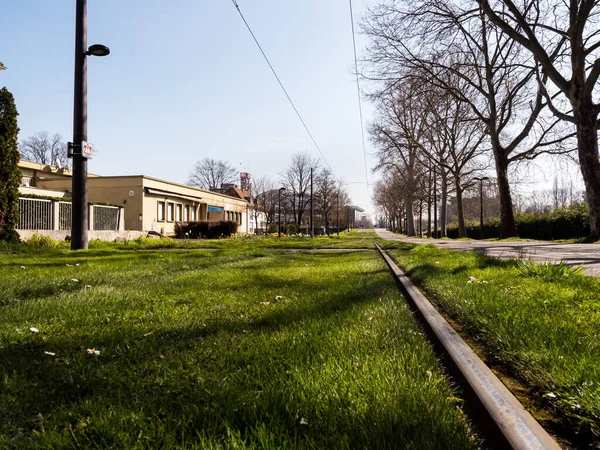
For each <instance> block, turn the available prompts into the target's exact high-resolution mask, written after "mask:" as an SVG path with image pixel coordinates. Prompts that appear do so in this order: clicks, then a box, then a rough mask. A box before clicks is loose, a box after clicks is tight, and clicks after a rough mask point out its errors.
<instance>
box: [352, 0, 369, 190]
mask: <svg viewBox="0 0 600 450" xmlns="http://www.w3.org/2000/svg"><path fill="white" fill-rule="evenodd" d="M349 3H350V23H351V24H352V47H353V49H354V71H355V72H356V93H357V96H358V115H359V117H360V133H361V136H362V148H363V156H364V159H365V180H366V183H367V199H369V198H370V193H369V169H368V168H367V148H366V146H365V124H364V120H363V113H362V102H361V99H360V81H359V79H358V58H357V57H356V33H355V32H354V11H353V8H352V0H349Z"/></svg>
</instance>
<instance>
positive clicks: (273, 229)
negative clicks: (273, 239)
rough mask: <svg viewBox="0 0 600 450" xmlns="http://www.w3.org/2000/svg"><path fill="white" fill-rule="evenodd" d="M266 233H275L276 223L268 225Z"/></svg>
mask: <svg viewBox="0 0 600 450" xmlns="http://www.w3.org/2000/svg"><path fill="white" fill-rule="evenodd" d="M267 232H268V233H269V234H272V233H277V224H276V223H270V224H269V226H268V227H267Z"/></svg>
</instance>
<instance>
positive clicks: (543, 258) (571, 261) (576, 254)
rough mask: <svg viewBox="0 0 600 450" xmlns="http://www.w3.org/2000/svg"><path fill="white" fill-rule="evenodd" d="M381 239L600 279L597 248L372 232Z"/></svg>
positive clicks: (594, 245) (381, 230)
mask: <svg viewBox="0 0 600 450" xmlns="http://www.w3.org/2000/svg"><path fill="white" fill-rule="evenodd" d="M375 231H376V233H377V235H378V236H379V237H381V238H382V239H386V240H392V241H401V242H411V243H413V244H434V245H437V246H438V247H440V248H450V249H453V250H461V251H470V252H481V253H485V254H486V255H489V256H493V257H495V258H504V259H508V258H519V259H532V260H534V261H539V262H553V263H558V262H560V261H564V262H565V263H566V264H568V265H570V266H579V265H582V264H583V266H584V267H585V272H586V274H588V275H595V276H600V245H598V244H567V243H557V242H549V241H511V242H494V241H476V240H447V239H443V240H442V239H423V238H413V237H406V236H401V235H398V234H396V233H392V232H391V231H387V230H384V229H377V230H375Z"/></svg>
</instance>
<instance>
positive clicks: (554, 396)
mask: <svg viewBox="0 0 600 450" xmlns="http://www.w3.org/2000/svg"><path fill="white" fill-rule="evenodd" d="M545 397H549V398H556V394H555V393H554V392H548V393H547V394H546V395H545Z"/></svg>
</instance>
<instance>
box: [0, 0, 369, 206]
mask: <svg viewBox="0 0 600 450" xmlns="http://www.w3.org/2000/svg"><path fill="white" fill-rule="evenodd" d="M376 2H377V0H355V1H353V6H354V18H355V22H356V23H357V22H359V21H360V18H361V17H362V16H363V15H364V13H365V10H366V7H367V6H369V5H374V4H375V3H376ZM7 3H8V4H6V5H3V8H2V9H3V12H2V16H3V17H2V18H3V20H2V22H3V25H2V27H0V61H2V62H3V63H4V65H5V66H6V67H7V69H8V70H6V71H0V86H6V87H7V88H8V89H9V90H10V91H11V92H12V93H13V95H14V96H15V101H16V104H17V108H18V110H19V127H20V130H21V131H20V135H19V139H20V140H22V139H24V138H26V137H28V136H31V135H33V134H34V133H36V132H39V131H48V132H51V133H59V134H60V135H62V136H63V138H64V140H65V141H70V140H72V134H73V64H74V55H73V52H74V36H75V0H53V1H40V0H19V1H13V2H7ZM238 4H239V6H240V8H241V10H242V12H243V14H244V16H245V17H246V20H247V21H248V22H249V24H250V26H251V27H252V29H253V31H254V33H255V35H256V36H257V38H258V40H259V42H260V43H261V45H262V47H263V49H264V51H265V52H266V54H267V56H268V57H269V59H270V61H271V63H272V64H273V66H274V68H275V70H276V71H277V73H278V75H279V77H280V78H281V80H282V81H283V83H284V85H285V86H286V88H287V90H288V92H289V94H290V96H291V98H292V100H293V101H294V102H295V104H296V106H297V108H298V110H299V111H300V113H301V115H302V116H303V118H304V120H305V122H306V124H307V125H308V127H309V129H310V131H311V132H312V134H313V136H314V138H315V140H316V141H317V143H318V144H319V146H320V148H321V150H322V151H323V154H324V155H325V158H326V159H327V161H328V162H329V164H330V166H331V167H332V168H333V171H334V173H335V175H336V176H337V177H338V178H340V179H341V180H343V181H344V182H345V183H346V185H347V188H348V191H349V193H350V196H351V198H352V201H353V203H354V204H356V205H359V206H361V207H363V208H364V209H366V210H367V211H368V212H370V213H374V210H373V208H372V206H371V202H370V198H369V197H370V193H371V192H370V191H368V189H367V185H366V183H365V180H366V177H367V176H366V174H365V164H364V156H363V147H362V140H361V124H360V120H359V115H358V98H357V91H356V84H355V77H354V75H353V73H354V72H353V67H354V56H353V47H352V32H351V21H350V11H349V3H348V1H346V0H326V1H323V0H303V1H292V0H252V1H251V0H238ZM358 31H359V30H358V27H357V32H358ZM95 43H99V44H104V45H106V46H108V47H110V49H111V54H110V55H109V56H107V57H105V58H93V57H91V58H90V59H89V60H88V141H89V142H91V143H92V144H94V146H95V149H96V150H97V154H96V155H95V156H94V158H93V159H92V160H91V161H90V162H89V164H88V170H89V172H91V173H96V174H99V175H105V176H109V175H140V174H143V175H148V176H153V177H156V178H160V179H164V180H169V181H173V182H178V183H184V182H185V181H186V179H187V177H188V173H189V171H190V170H191V169H192V166H193V165H194V163H195V162H196V161H198V160H200V159H202V158H205V157H209V158H213V159H221V160H225V161H228V162H229V163H230V164H231V165H233V166H234V167H236V168H238V169H239V170H240V171H247V172H250V174H251V175H252V177H254V178H256V177H260V176H263V175H267V176H269V177H270V178H272V179H274V180H277V179H279V178H280V176H279V174H280V173H281V172H282V171H283V170H284V169H285V167H286V166H287V165H288V164H289V162H290V159H291V156H292V155H293V154H294V153H296V152H298V151H304V150H307V151H309V152H310V153H311V155H313V156H315V157H319V156H320V155H319V153H318V151H317V149H316V148H315V147H314V145H313V144H312V141H311V140H310V138H309V136H308V135H307V133H306V131H305V130H304V128H303V126H302V124H301V123H300V121H299V119H298V118H297V116H296V115H295V113H294V111H293V109H292V107H291V106H290V105H289V103H288V101H287V99H286V97H285V95H284V93H283V92H282V90H281V88H280V87H279V85H278V83H277V81H276V79H275V78H274V76H273V74H272V73H271V71H270V69H269V67H268V65H267V64H266V62H265V61H264V59H263V58H262V55H261V54H260V51H259V49H258V48H257V47H256V44H255V43H254V41H253V40H252V37H251V36H250V34H249V32H248V30H247V29H246V27H245V25H244V23H243V22H242V20H241V18H240V16H239V15H238V13H237V11H236V9H235V7H234V5H233V3H232V1H230V0H201V1H198V0H172V1H169V2H166V1H164V0H127V1H123V0H89V1H88V46H89V45H91V44H95ZM366 43H367V42H366V38H365V37H364V36H361V35H360V34H358V35H357V47H358V52H359V55H360V54H362V53H363V52H364V47H365V45H366ZM363 113H364V119H365V126H366V125H367V124H368V123H369V121H371V120H372V117H373V108H372V105H370V104H368V103H367V102H363ZM366 149H367V165H368V170H369V175H368V177H369V180H370V181H373V177H374V176H373V174H372V172H371V169H372V167H373V166H374V158H373V152H374V149H373V148H372V146H371V144H370V142H369V141H368V136H367V142H366Z"/></svg>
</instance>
